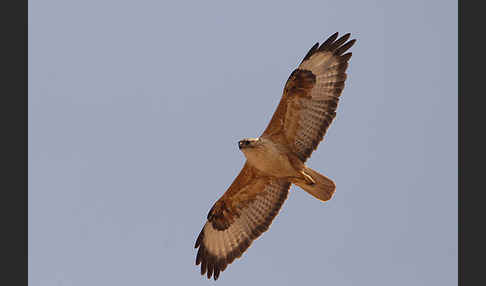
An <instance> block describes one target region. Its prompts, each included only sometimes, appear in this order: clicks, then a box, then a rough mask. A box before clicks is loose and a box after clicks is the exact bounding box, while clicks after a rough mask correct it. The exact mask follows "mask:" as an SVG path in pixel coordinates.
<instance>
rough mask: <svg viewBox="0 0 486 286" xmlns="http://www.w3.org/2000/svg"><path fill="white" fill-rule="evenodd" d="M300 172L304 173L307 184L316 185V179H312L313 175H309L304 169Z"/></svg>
mask: <svg viewBox="0 0 486 286" xmlns="http://www.w3.org/2000/svg"><path fill="white" fill-rule="evenodd" d="M300 174H302V176H303V177H304V180H305V182H306V183H307V184H309V185H314V184H315V183H316V181H314V179H312V177H311V176H309V175H307V174H306V173H305V172H304V171H300Z"/></svg>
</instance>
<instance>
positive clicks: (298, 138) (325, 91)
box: [195, 33, 356, 280]
mask: <svg viewBox="0 0 486 286" xmlns="http://www.w3.org/2000/svg"><path fill="white" fill-rule="evenodd" d="M349 37H350V34H346V35H344V36H342V37H340V38H338V33H335V34H333V35H332V36H330V37H329V38H328V39H327V40H326V41H324V43H323V44H322V45H320V46H319V44H318V43H316V44H315V45H314V46H313V47H312V48H311V49H310V50H309V51H308V52H307V54H306V55H305V57H304V59H303V60H302V62H301V63H300V65H299V66H298V67H297V69H295V70H294V71H293V72H292V73H291V75H290V77H289V79H288V80H287V83H286V84H285V87H284V91H283V95H282V99H281V100H280V103H279V105H278V107H277V110H276V111H275V113H274V115H273V117H272V118H271V120H270V123H269V125H268V126H267V128H266V129H265V131H264V132H263V134H262V135H261V136H260V137H259V138H256V139H255V138H250V139H245V140H242V141H240V149H241V150H242V151H243V153H244V154H245V156H246V158H247V161H246V163H245V165H244V167H243V169H242V170H241V172H240V173H239V175H238V176H237V177H236V179H235V180H234V181H233V183H232V184H231V186H230V187H229V188H228V190H227V191H226V192H225V193H224V194H223V196H222V197H221V198H220V199H219V200H218V201H216V203H215V204H214V205H213V207H212V208H211V210H210V211H209V213H208V215H207V222H206V224H205V225H204V227H203V229H202V231H201V232H200V234H199V236H198V237H197V239H196V244H195V248H199V249H198V252H197V256H196V265H199V264H201V274H202V275H204V274H206V275H207V277H208V278H211V277H214V280H216V279H218V277H219V275H220V272H221V271H223V270H225V269H226V267H227V265H228V264H230V263H232V262H233V261H234V260H235V259H236V258H239V257H241V255H242V254H243V252H244V251H245V250H246V249H247V248H248V247H249V246H250V245H251V243H252V242H253V240H255V239H256V238H258V237H259V236H260V235H261V234H262V233H263V232H265V231H266V230H267V229H268V228H269V226H270V224H271V223H272V221H273V219H274V218H275V216H276V215H277V214H278V212H279V210H280V208H281V207H282V204H283V203H284V201H285V199H286V198H287V195H288V190H289V188H290V185H291V183H294V184H296V185H298V186H299V187H301V188H302V189H304V190H305V191H307V192H308V193H309V194H311V195H312V196H314V197H315V198H317V199H319V200H321V201H327V200H329V199H331V197H332V195H333V194H334V191H335V184H334V182H333V181H332V180H331V179H329V178H327V177H325V176H324V175H322V174H320V173H318V172H317V171H314V170H312V169H310V168H308V167H307V166H305V164H304V163H305V161H306V160H307V159H308V158H309V157H310V156H311V154H312V152H313V151H314V150H315V149H316V148H317V146H318V145H319V143H320V142H321V141H322V139H323V137H324V134H325V133H326V130H327V128H328V127H329V125H330V124H331V122H332V121H333V119H334V118H335V116H336V108H337V105H338V100H339V96H340V95H341V92H342V90H343V88H344V81H345V80H346V73H345V72H346V69H347V67H348V61H349V59H350V58H351V53H345V52H346V51H347V50H348V49H349V48H351V46H352V45H353V44H354V43H355V41H356V40H351V41H348V39H349Z"/></svg>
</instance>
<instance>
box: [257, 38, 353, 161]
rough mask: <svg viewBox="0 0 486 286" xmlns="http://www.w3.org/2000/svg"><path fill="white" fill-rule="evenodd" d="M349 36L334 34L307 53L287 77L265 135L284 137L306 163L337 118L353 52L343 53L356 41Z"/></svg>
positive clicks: (280, 138)
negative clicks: (339, 102) (337, 110)
mask: <svg viewBox="0 0 486 286" xmlns="http://www.w3.org/2000/svg"><path fill="white" fill-rule="evenodd" d="M349 38H350V34H349V33H348V34H345V35H344V36H342V37H340V38H338V33H335V34H333V35H332V36H330V37H329V38H328V39H327V40H326V41H324V43H323V44H322V45H321V46H319V45H318V44H316V45H314V46H313V47H312V48H311V49H310V50H309V52H307V54H306V56H305V57H304V59H303V60H302V62H301V63H300V65H299V67H298V68H297V69H295V70H294V71H293V72H292V73H291V75H290V77H289V79H288V80H287V83H286V84H285V88H284V92H283V96H282V99H281V100H280V103H279V105H278V107H277V110H276V111H275V113H274V115H273V117H272V119H271V120H270V123H269V125H268V126H267V128H266V129H265V131H264V132H263V134H262V136H269V137H273V138H274V139H276V140H284V142H285V143H287V144H288V145H289V146H290V147H291V149H292V151H294V153H295V154H296V155H297V156H298V157H299V158H300V159H301V160H302V161H303V162H305V161H306V160H307V159H308V158H309V157H310V156H311V154H312V152H313V151H314V150H315V149H316V148H317V146H318V145H319V143H320V142H321V141H322V139H323V138H324V135H325V133H326V131H327V129H328V127H329V126H330V125H331V123H332V121H333V120H334V118H335V117H336V109H337V105H338V101H339V96H340V95H341V92H342V90H343V89H344V82H345V81H346V77H347V75H346V69H347V68H348V61H349V59H350V58H351V55H352V54H351V53H346V54H344V53H345V52H346V51H347V50H348V49H349V48H351V47H352V46H353V44H354V43H355V42H356V40H354V39H353V40H350V41H348V39H349ZM277 138H279V139H277ZM282 138H284V139H282Z"/></svg>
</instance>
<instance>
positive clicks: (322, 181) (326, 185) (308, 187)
mask: <svg viewBox="0 0 486 286" xmlns="http://www.w3.org/2000/svg"><path fill="white" fill-rule="evenodd" d="M304 173H305V174H307V175H309V176H310V177H312V179H313V180H314V181H315V183H314V184H312V183H311V182H308V181H306V180H295V181H293V182H292V183H294V184H296V185H297V186H299V187H301V188H302V189H303V190H304V191H306V192H308V193H309V194H311V195H312V196H313V197H315V198H316V199H318V200H320V201H324V202H325V201H328V200H330V199H331V198H332V196H333V194H334V192H335V191H336V184H334V182H333V181H332V180H331V179H329V178H328V177H326V176H324V175H322V174H320V173H319V172H317V171H314V170H312V169H311V168H306V169H305V170H304Z"/></svg>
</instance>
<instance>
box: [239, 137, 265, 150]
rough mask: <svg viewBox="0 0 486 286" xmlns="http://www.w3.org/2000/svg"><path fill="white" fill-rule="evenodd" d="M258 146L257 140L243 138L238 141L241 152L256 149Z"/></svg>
mask: <svg viewBox="0 0 486 286" xmlns="http://www.w3.org/2000/svg"><path fill="white" fill-rule="evenodd" d="M260 144H261V141H260V139H259V138H245V139H242V140H240V141H238V148H239V149H240V150H242V151H243V150H246V149H249V148H255V147H258V146H259V145H260Z"/></svg>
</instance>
